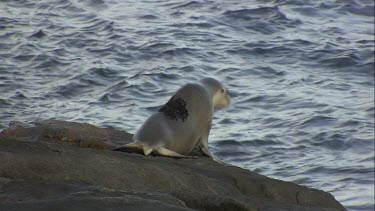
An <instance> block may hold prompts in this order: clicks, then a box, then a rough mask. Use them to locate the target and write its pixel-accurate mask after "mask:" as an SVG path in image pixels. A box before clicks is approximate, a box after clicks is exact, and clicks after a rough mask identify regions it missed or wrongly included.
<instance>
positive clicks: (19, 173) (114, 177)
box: [0, 120, 345, 211]
mask: <svg viewBox="0 0 375 211" xmlns="http://www.w3.org/2000/svg"><path fill="white" fill-rule="evenodd" d="M12 125H13V126H12V127H9V128H7V129H5V130H3V131H2V132H1V133H0V187H1V191H0V210H87V209H90V210H91V209H92V210H327V211H328V210H332V211H333V210H345V208H344V207H343V206H342V205H341V204H340V203H339V202H337V201H336V200H335V199H334V197H333V196H332V195H331V194H329V193H326V192H323V191H320V190H316V189H312V188H307V187H305V186H300V185H296V184H294V183H290V182H284V181H280V180H275V179H271V178H268V177H265V176H262V175H260V174H257V173H254V172H251V171H248V170H244V169H241V168H238V167H233V166H223V165H220V164H218V163H216V162H214V161H212V160H211V159H209V158H208V157H203V156H201V157H199V158H196V159H175V158H167V157H159V156H143V155H141V154H136V153H124V152H115V151H110V150H108V149H112V148H115V147H117V146H119V145H123V144H126V143H129V142H130V141H131V137H132V135H131V134H128V133H126V132H121V131H117V130H114V129H105V128H98V127H95V126H93V125H89V124H82V123H74V122H65V121H57V120H48V121H43V122H40V123H35V124H34V125H25V124H22V123H17V124H12ZM14 125H16V126H14Z"/></svg>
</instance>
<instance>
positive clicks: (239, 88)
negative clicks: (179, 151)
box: [0, 0, 374, 211]
mask: <svg viewBox="0 0 375 211" xmlns="http://www.w3.org/2000/svg"><path fill="white" fill-rule="evenodd" d="M206 76H210V77H215V78H217V79H219V80H221V81H222V82H223V83H224V84H225V85H226V86H227V87H228V88H229V92H230V95H231V101H232V104H231V106H230V107H229V108H227V109H225V110H224V109H223V110H218V111H216V112H215V114H214V121H213V127H212V130H211V133H210V139H209V144H210V150H211V151H212V152H213V153H214V154H215V155H217V156H218V157H219V158H220V159H222V160H223V161H225V162H227V163H230V164H233V165H237V166H240V167H242V168H245V169H249V170H251V171H255V172H258V173H260V174H263V175H266V176H269V177H272V178H277V179H281V180H285V181H290V182H294V183H297V184H300V185H306V186H308V187H312V188H318V189H322V190H324V191H328V192H329V193H331V194H332V195H334V196H335V198H336V199H337V200H338V201H340V202H341V203H342V204H343V205H344V206H345V207H346V208H347V209H348V210H355V211H357V210H358V211H359V210H374V1H372V0H342V1H341V0H328V1H323V0H315V1H313V0H248V1H245V0H240V1H232V0H217V1H213V0H207V1H205V0H196V1H183V0H126V1H123V0H38V1H35V0H2V1H0V129H3V128H6V127H7V125H8V124H9V122H10V121H13V120H18V121H23V122H27V123H31V122H36V121H39V120H44V119H51V118H54V119H59V120H67V121H77V122H85V123H90V124H94V125H97V126H100V127H111V128H115V129H120V130H125V131H127V132H130V133H134V132H135V131H136V130H137V128H138V127H139V126H140V124H142V122H143V121H144V120H145V119H146V118H147V117H148V116H150V115H151V114H152V113H153V112H157V110H158V109H159V108H160V106H161V105H163V104H164V103H166V102H167V101H168V99H169V98H170V97H171V96H172V94H173V93H174V92H175V91H176V90H177V89H178V88H179V87H180V86H182V85H183V84H185V83H187V82H194V81H198V80H200V79H201V78H203V77H206Z"/></svg>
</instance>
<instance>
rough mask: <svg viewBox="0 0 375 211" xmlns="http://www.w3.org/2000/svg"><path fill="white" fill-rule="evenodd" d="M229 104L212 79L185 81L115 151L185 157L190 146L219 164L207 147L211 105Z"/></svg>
mask: <svg viewBox="0 0 375 211" xmlns="http://www.w3.org/2000/svg"><path fill="white" fill-rule="evenodd" d="M229 104H230V97H229V93H228V89H227V88H226V87H225V86H224V85H222V84H221V83H220V82H219V81H217V80H216V79H213V78H204V79H202V80H200V81H199V82H198V83H188V84H186V85H184V86H183V87H181V88H180V89H178V90H177V91H176V93H175V94H174V95H173V96H172V97H171V98H170V100H169V101H168V102H167V103H166V104H165V105H163V106H162V107H161V108H160V109H159V111H158V112H157V113H155V114H153V115H151V116H150V117H149V118H148V119H147V120H146V121H145V122H144V123H143V125H142V126H141V127H140V128H139V130H138V131H137V132H136V133H135V134H134V136H133V142H132V143H130V144H126V145H123V146H120V147H118V148H115V149H114V150H115V151H132V150H136V151H137V150H143V153H144V155H148V154H150V153H151V152H152V153H153V154H157V155H162V156H169V157H190V156H187V154H189V153H190V152H191V151H192V150H193V149H194V148H198V149H200V151H201V152H202V153H203V154H205V155H207V156H209V157H211V158H212V159H213V160H215V161H217V162H219V163H222V162H221V161H220V160H219V159H218V158H216V157H215V156H214V155H213V154H211V153H210V152H209V150H208V136H209V133H210V130H211V125H212V118H213V113H214V108H225V107H227V106H229Z"/></svg>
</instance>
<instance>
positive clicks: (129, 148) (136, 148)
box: [113, 142, 152, 155]
mask: <svg viewBox="0 0 375 211" xmlns="http://www.w3.org/2000/svg"><path fill="white" fill-rule="evenodd" d="M113 151H121V152H136V153H140V152H141V151H142V152H143V154H144V155H148V154H150V153H151V152H152V148H151V147H149V146H147V145H145V144H143V143H138V142H132V143H129V144H126V145H123V146H120V147H117V148H114V149H113Z"/></svg>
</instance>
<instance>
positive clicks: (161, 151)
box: [154, 147, 193, 158]
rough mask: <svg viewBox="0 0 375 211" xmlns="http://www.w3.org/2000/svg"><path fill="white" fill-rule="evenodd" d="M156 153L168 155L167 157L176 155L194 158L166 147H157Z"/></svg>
mask: <svg viewBox="0 0 375 211" xmlns="http://www.w3.org/2000/svg"><path fill="white" fill-rule="evenodd" d="M154 152H155V154H157V155H162V156H167V157H175V158H193V157H192V156H186V155H181V154H178V153H177V152H174V151H172V150H169V149H166V148H164V147H158V148H157V149H155V151H154Z"/></svg>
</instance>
